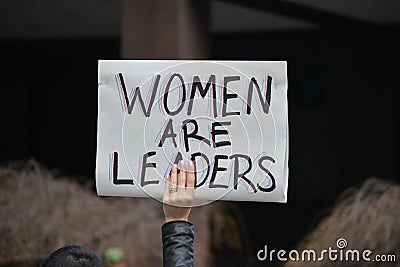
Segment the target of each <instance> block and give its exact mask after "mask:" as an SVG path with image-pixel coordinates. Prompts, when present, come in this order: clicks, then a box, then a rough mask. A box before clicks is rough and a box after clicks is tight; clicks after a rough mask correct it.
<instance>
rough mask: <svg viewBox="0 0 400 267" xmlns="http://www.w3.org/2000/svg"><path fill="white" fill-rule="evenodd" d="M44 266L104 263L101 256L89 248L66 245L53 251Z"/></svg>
mask: <svg viewBox="0 0 400 267" xmlns="http://www.w3.org/2000/svg"><path fill="white" fill-rule="evenodd" d="M42 267H103V264H102V263H101V260H100V259H99V257H98V256H97V255H96V254H94V253H93V252H92V251H90V250H88V249H87V248H84V247H80V246H66V247H63V248H60V249H58V250H56V251H54V252H53V253H51V254H50V256H48V257H47V259H46V260H45V261H44V263H43V264H42Z"/></svg>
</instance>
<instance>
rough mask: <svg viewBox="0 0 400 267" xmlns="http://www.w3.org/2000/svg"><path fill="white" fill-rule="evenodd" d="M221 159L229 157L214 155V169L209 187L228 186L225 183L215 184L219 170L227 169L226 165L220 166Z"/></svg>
mask: <svg viewBox="0 0 400 267" xmlns="http://www.w3.org/2000/svg"><path fill="white" fill-rule="evenodd" d="M221 159H228V156H226V155H215V157H214V166H213V171H212V174H211V179H210V184H209V185H208V187H209V188H228V185H224V184H214V182H215V178H216V176H217V172H219V171H226V168H225V167H219V166H218V163H219V162H218V161H219V160H221Z"/></svg>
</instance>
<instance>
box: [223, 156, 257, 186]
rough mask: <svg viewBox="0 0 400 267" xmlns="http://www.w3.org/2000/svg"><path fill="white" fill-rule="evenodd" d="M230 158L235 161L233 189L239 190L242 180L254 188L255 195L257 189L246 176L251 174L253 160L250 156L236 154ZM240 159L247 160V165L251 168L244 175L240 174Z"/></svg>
mask: <svg viewBox="0 0 400 267" xmlns="http://www.w3.org/2000/svg"><path fill="white" fill-rule="evenodd" d="M229 158H230V159H234V160H235V161H234V163H233V181H234V185H233V187H234V188H235V189H237V187H238V182H239V178H242V179H243V181H245V182H246V183H248V184H249V185H250V186H251V188H253V191H254V193H255V192H257V189H256V187H255V186H254V184H253V183H252V182H251V181H250V180H249V179H248V178H247V177H246V176H245V175H246V174H248V173H249V172H250V170H251V168H252V163H251V158H250V157H249V156H246V155H242V154H234V155H232V156H230V157H229ZM239 158H242V159H245V160H247V163H248V164H249V167H248V168H247V169H246V170H245V171H243V172H242V173H239Z"/></svg>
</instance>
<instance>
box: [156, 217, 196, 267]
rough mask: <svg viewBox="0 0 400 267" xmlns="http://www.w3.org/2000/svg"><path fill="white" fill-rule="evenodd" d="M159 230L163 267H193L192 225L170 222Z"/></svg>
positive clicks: (185, 222)
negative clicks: (160, 232) (160, 233)
mask: <svg viewBox="0 0 400 267" xmlns="http://www.w3.org/2000/svg"><path fill="white" fill-rule="evenodd" d="M161 230H162V242H163V263H164V267H181V266H185V267H186V266H189V267H190V266H193V239H194V227H193V224H192V223H190V222H187V221H170V222H167V223H165V224H164V225H163V226H162V228H161Z"/></svg>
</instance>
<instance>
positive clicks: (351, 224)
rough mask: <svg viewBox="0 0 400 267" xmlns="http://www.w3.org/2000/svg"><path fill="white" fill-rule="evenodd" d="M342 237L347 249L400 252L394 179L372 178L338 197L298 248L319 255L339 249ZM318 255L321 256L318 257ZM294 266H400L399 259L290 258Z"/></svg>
mask: <svg viewBox="0 0 400 267" xmlns="http://www.w3.org/2000/svg"><path fill="white" fill-rule="evenodd" d="M339 238H344V239H346V240H347V244H348V246H347V247H346V249H358V250H359V251H361V252H362V251H363V250H365V249H369V250H371V251H372V252H373V254H372V255H371V256H370V258H371V259H373V257H374V255H377V254H381V255H384V254H385V255H388V254H396V257H399V256H400V254H399V252H400V186H399V185H398V184H395V183H392V182H390V181H386V180H382V179H377V178H369V179H367V180H366V181H365V182H364V183H363V185H362V186H361V188H359V189H356V188H351V189H348V190H346V191H345V192H343V193H342V194H341V196H340V197H339V198H338V200H337V202H336V204H335V205H334V207H333V209H332V211H331V213H330V214H329V215H328V216H327V217H325V218H323V219H322V220H321V221H320V223H319V224H318V225H317V226H316V228H315V229H314V230H313V231H312V232H310V233H309V234H308V235H307V236H306V237H305V238H304V239H303V240H302V242H301V243H300V244H299V245H298V247H297V250H298V251H299V253H301V251H302V250H306V249H313V250H316V252H317V255H318V254H319V253H320V251H321V250H323V249H328V248H329V247H332V249H337V246H336V241H337V240H338V239H339ZM360 254H361V253H360ZM317 257H318V256H317ZM291 266H368V267H371V266H400V259H398V258H396V262H391V263H390V262H385V263H382V262H374V261H370V262H367V261H363V260H362V259H361V256H360V261H359V262H356V261H354V262H343V261H341V262H333V261H329V259H328V257H327V256H326V257H325V260H324V261H320V262H318V261H316V262H302V261H298V262H295V261H290V262H287V264H286V265H285V267H291Z"/></svg>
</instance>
